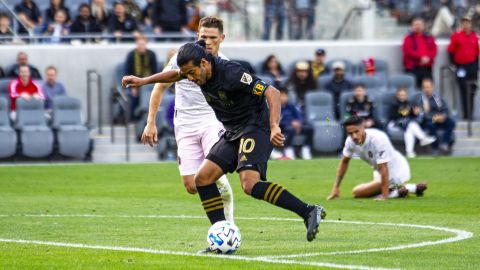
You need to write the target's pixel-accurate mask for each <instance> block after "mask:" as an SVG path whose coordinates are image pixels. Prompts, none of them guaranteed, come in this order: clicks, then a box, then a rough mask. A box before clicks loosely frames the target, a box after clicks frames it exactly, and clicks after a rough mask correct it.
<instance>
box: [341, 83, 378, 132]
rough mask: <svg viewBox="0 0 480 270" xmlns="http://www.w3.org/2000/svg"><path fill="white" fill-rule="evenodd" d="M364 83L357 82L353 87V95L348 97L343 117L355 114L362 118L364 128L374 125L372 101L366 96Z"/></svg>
mask: <svg viewBox="0 0 480 270" xmlns="http://www.w3.org/2000/svg"><path fill="white" fill-rule="evenodd" d="M366 93H367V92H366V90H365V85H363V84H357V85H355V87H354V88H353V97H351V98H350V99H348V101H347V106H346V108H345V114H346V115H344V117H345V119H346V118H348V117H350V116H352V115H355V116H358V117H360V118H362V119H363V121H364V123H365V127H366V128H371V127H374V126H375V120H374V119H373V102H372V101H371V100H370V98H369V97H368V96H367V94H366Z"/></svg>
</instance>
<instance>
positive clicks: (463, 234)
mask: <svg viewBox="0 0 480 270" xmlns="http://www.w3.org/2000/svg"><path fill="white" fill-rule="evenodd" d="M0 217H42V218H63V217H84V218H153V219H157V218H158V219H169V218H171V219H205V217H204V216H188V215H180V216H171V215H97V214H71V215H62V214H24V215H20V214H16V215H6V214H2V215H0ZM236 219H238V220H266V221H294V222H300V221H302V220H301V219H298V218H275V217H236ZM322 222H327V223H341V224H357V225H380V226H392V227H405V228H416V229H429V230H436V231H442V232H448V233H453V234H455V236H454V237H449V238H444V239H440V240H436V241H424V242H420V243H411V244H406V245H399V246H393V247H384V248H369V249H358V250H345V251H334V252H315V253H303V254H290V255H279V256H262V257H257V258H260V259H280V258H300V257H313V256H334V255H346V254H361V253H373V252H384V251H392V250H401V249H409V248H418V247H425V246H434V245H440V244H446V243H452V242H457V241H462V240H465V239H468V238H471V237H473V233H471V232H468V231H464V230H458V229H451V228H446V227H438V226H431V225H417V224H395V223H382V222H368V221H345V220H324V221H322Z"/></svg>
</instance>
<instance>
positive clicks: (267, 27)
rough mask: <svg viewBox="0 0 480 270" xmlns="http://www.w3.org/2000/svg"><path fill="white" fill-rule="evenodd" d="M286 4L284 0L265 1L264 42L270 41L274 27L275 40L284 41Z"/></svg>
mask: <svg viewBox="0 0 480 270" xmlns="http://www.w3.org/2000/svg"><path fill="white" fill-rule="evenodd" d="M285 2H286V1H284V0H263V8H264V15H263V18H264V19H263V40H269V39H270V32H271V30H272V26H273V25H275V26H276V29H275V39H276V40H282V39H283V23H284V22H285V14H286V9H285Z"/></svg>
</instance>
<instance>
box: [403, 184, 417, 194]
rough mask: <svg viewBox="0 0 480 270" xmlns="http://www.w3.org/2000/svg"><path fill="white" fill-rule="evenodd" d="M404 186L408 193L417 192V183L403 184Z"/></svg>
mask: <svg viewBox="0 0 480 270" xmlns="http://www.w3.org/2000/svg"><path fill="white" fill-rule="evenodd" d="M405 188H406V189H408V192H409V193H415V192H417V185H416V184H405Z"/></svg>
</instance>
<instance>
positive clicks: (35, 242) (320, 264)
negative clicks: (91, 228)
mask: <svg viewBox="0 0 480 270" xmlns="http://www.w3.org/2000/svg"><path fill="white" fill-rule="evenodd" d="M0 242H4V243H17V244H32V245H45V246H56V247H68V248H81V249H96V250H113V251H128V252H141V253H150V254H162V255H177V256H191V257H210V258H215V259H225V260H240V261H248V262H265V263H272V264H289V265H305V266H318V267H329V268H337V269H353V270H394V269H392V268H378V267H368V266H362V265H349V264H336V263H328V262H300V261H292V260H284V259H283V260H277V259H270V258H261V257H246V256H237V255H214V254H196V253H189V252H181V251H170V250H157V249H147V248H136V247H119V246H100V245H85V244H76V243H62V242H50V241H38V240H23V239H3V238H0Z"/></svg>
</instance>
